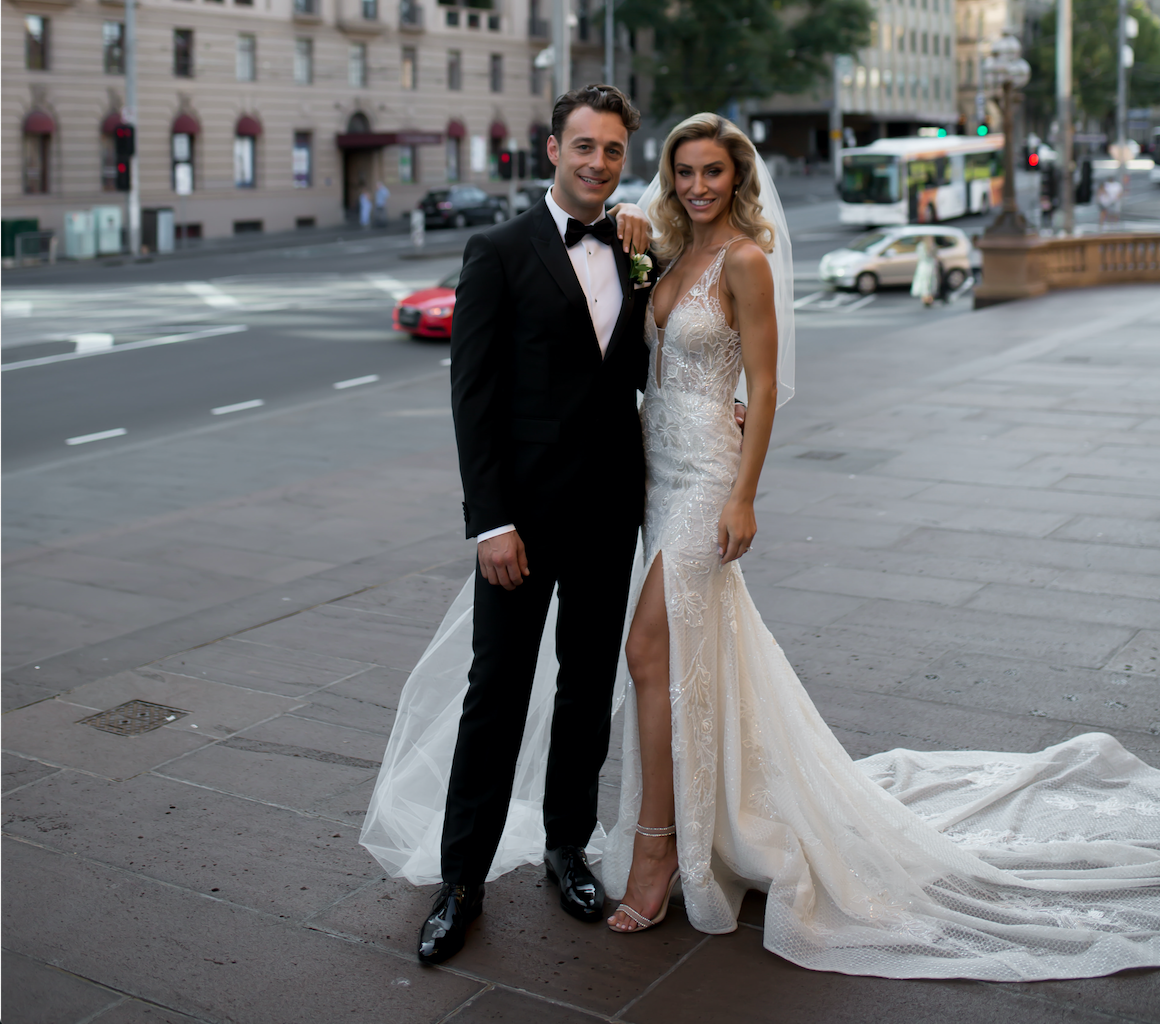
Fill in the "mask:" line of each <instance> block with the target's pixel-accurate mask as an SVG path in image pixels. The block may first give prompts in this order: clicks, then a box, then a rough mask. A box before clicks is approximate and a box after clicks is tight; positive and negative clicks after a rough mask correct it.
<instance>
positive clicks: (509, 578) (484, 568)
mask: <svg viewBox="0 0 1160 1024" xmlns="http://www.w3.org/2000/svg"><path fill="white" fill-rule="evenodd" d="M477 553H478V555H479V568H480V571H481V572H482V573H483V575H484V576H486V577H487V582H488V583H490V584H492V586H500V587H503V588H504V590H515V589H516V587H518V586H519V585H520V584H521V583H523V582H524V577H525V576H527V575H528V556H527V554H525V552H524V542H523V541H522V540H521V539H520V535H519V534H518V533H516V531H515V530H512V531H510V532H508V533H501V534H500V535H499V536H498V537H491V538H489V539H488V540H481V541H480V542H479V544H478V545H477Z"/></svg>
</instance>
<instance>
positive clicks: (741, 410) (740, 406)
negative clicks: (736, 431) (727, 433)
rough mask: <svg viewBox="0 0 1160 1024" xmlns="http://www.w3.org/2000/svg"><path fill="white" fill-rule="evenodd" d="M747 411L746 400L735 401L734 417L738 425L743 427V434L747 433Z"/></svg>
mask: <svg viewBox="0 0 1160 1024" xmlns="http://www.w3.org/2000/svg"><path fill="white" fill-rule="evenodd" d="M745 412H746V409H745V403H744V402H734V403H733V418H734V419H735V420H736V421H737V426H739V427H740V428H741V433H743V434H744V433H745Z"/></svg>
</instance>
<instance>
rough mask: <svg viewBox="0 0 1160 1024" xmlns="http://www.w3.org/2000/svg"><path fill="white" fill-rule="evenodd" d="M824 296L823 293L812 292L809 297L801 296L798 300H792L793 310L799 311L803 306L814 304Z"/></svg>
mask: <svg viewBox="0 0 1160 1024" xmlns="http://www.w3.org/2000/svg"><path fill="white" fill-rule="evenodd" d="M825 294H826V293H825V292H812V293H811V294H809V295H803V296H802V297H801V298H800V299H794V300H793V308H794V309H801V308H802V307H803V306H808V305H809V304H810V303H811V302H816V301H817V300H818V299H820V298H821V297H822V296H823V295H825Z"/></svg>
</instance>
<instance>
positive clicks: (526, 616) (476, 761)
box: [442, 510, 637, 884]
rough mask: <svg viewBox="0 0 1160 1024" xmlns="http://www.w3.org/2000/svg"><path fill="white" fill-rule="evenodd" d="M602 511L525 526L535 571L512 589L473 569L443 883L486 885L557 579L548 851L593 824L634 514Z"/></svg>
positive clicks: (584, 839) (573, 840)
mask: <svg viewBox="0 0 1160 1024" xmlns="http://www.w3.org/2000/svg"><path fill="white" fill-rule="evenodd" d="M605 516H607V510H606V512H605ZM599 518H600V517H599V516H595V517H593V518H592V519H589V520H588V521H587V522H586V523H584V524H583V525H576V526H571V525H569V526H568V527H563V526H560V527H557V528H556V529H553V530H552V532H551V535H550V536H545V535H544V534H541V533H537V532H525V531H524V530H521V532H520V537H521V538H522V539H523V541H524V546H525V549H526V551H527V556H528V567H529V569H530V570H531V574H530V575H529V576H528V577H526V578H525V581H524V583H523V584H522V585H521V586H519V587H516V589H515V590H512V591H507V590H504V589H503V588H502V587H499V586H493V585H492V584H490V583H488V582H487V579H486V578H485V577H484V576H483V575H482V573H480V571H479V567H478V565H477V566H476V574H475V632H474V640H473V648H474V654H475V657H474V660H473V662H472V666H471V671H470V673H469V674H468V688H467V696H466V697H465V698H464V702H463V715H462V717H461V719H460V723H459V738H458V740H457V742H456V745H455V757H454V760H453V762H452V766H451V778H450V781H449V784H448V792H447V815H446V819H445V821H444V825H443V845H442V867H443V880H444V881H445V882H452V883H456V884H478V883H480V882H482V881H483V880H484V878H485V877H486V875H487V872H488V869H489V868H490V867H491V861H492V858H493V857H494V856H495V851H496V849H497V847H498V846H499V841H500V837H501V835H502V834H503V827H504V822H505V821H506V819H507V813H508V804H509V802H510V800H511V792H512V785H513V783H514V780H515V770H516V758H517V757H518V755H519V750H520V743H521V741H522V739H523V732H524V724H525V721H526V719H527V714H528V702H529V700H530V697H531V692H532V682H533V679H534V676H535V668H536V658H537V655H538V653H539V648H540V640H541V637H542V635H543V632H544V621H545V619H546V617H547V614H548V604H549V602H550V600H551V596H552V588H553V587H554V586H556V585H558V586H559V600H560V605H559V613H558V619H557V625H556V654H557V657H558V658H559V661H560V671H559V675H558V676H557V680H556V701H555V710H554V713H553V717H552V732H551V748H550V751H549V754H548V765H547V777H546V782H545V791H544V826H545V830H546V832H547V845H548V848H549V849H555V848H556V847H558V846H580V847H583V846H585V845H587V843H588V840H589V838H590V837H591V835H592V830H593V829H594V828H595V827H596V798H597V790H598V787H599V777H600V768H601V766H602V765H603V764H604V759H605V757H606V756H607V755H608V735H609V728H610V724H611V719H612V689H613V684H614V683H615V680H616V665H617V660H618V658H619V656H620V644H621V639H622V631H623V629H624V616H625V611H626V607H627V604H628V588H629V581H630V577H631V575H632V556H633V552H634V551H635V548H636V537H637V524H636V523H635V522H631V521H629V522H620V523H608V522H605V523H600V522H599Z"/></svg>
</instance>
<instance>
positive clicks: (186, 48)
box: [173, 28, 193, 78]
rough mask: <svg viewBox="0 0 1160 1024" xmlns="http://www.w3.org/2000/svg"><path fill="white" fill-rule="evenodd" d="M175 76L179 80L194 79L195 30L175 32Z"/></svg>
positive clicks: (178, 29)
mask: <svg viewBox="0 0 1160 1024" xmlns="http://www.w3.org/2000/svg"><path fill="white" fill-rule="evenodd" d="M173 74H174V75H175V76H176V77H177V78H192V77H193V29H191V28H175V29H174V30H173Z"/></svg>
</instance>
